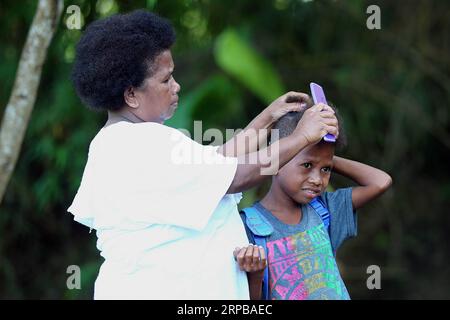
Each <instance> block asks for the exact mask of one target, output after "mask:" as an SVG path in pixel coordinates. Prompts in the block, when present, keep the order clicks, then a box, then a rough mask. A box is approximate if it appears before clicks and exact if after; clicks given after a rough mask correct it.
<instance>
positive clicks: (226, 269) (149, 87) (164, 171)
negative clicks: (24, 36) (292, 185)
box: [68, 10, 338, 299]
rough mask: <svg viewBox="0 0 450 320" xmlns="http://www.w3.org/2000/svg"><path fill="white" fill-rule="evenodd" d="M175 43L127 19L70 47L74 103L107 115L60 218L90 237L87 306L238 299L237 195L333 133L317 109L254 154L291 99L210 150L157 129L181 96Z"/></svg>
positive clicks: (241, 275)
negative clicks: (68, 216) (92, 302)
mask: <svg viewBox="0 0 450 320" xmlns="http://www.w3.org/2000/svg"><path fill="white" fill-rule="evenodd" d="M174 41H175V32H174V30H173V28H172V26H171V24H170V23H169V22H168V21H167V20H166V19H164V18H161V17H159V16H157V15H155V14H153V13H150V12H148V11H145V10H138V11H134V12H131V13H128V14H118V15H114V16H111V17H108V18H105V19H102V20H98V21H95V22H93V23H92V24H90V25H89V26H88V27H87V29H86V30H85V31H84V33H83V35H82V37H81V39H80V41H79V43H78V45H77V50H76V57H75V63H74V66H73V72H72V81H73V84H74V87H75V89H76V92H77V94H78V95H79V97H80V98H81V100H82V101H83V103H84V104H86V105H87V106H89V107H90V108H92V109H95V110H105V111H106V112H107V113H108V120H107V122H106V123H105V125H104V127H102V128H101V129H100V130H99V132H98V133H97V135H96V136H95V137H94V138H93V140H92V141H91V143H90V145H89V154H88V160H87V163H86V167H85V169H84V172H83V176H82V180H81V184H80V187H79V189H78V192H77V194H76V196H75V199H74V200H73V203H72V205H71V206H70V208H68V211H69V212H70V213H72V214H73V216H74V219H75V220H76V221H77V222H79V223H82V224H83V225H86V226H87V227H89V228H90V229H91V230H92V229H94V230H95V231H96V235H97V248H98V250H99V251H100V254H101V256H102V257H103V258H104V262H103V263H102V265H101V268H100V270H99V274H98V276H97V279H96V281H95V292H94V298H95V299H249V289H248V282H247V277H246V273H245V271H243V270H240V269H239V267H238V266H237V264H236V263H235V259H234V257H233V254H232V253H231V252H233V250H234V249H235V248H236V247H238V248H241V247H244V248H245V246H246V245H247V243H248V241H247V238H246V233H245V230H244V227H243V225H242V222H241V220H240V217H239V213H238V209H237V204H238V203H239V200H240V198H241V195H240V192H242V191H243V190H245V189H248V188H250V187H252V186H255V185H257V184H259V183H260V182H261V181H262V180H263V179H264V178H265V177H266V176H267V175H265V174H264V173H263V170H262V169H263V168H264V166H267V164H268V163H271V162H275V161H278V162H277V164H278V165H279V166H282V165H284V164H285V163H286V162H287V161H289V160H290V159H291V158H292V157H293V156H295V155H296V154H297V153H298V152H299V150H301V149H302V148H304V147H306V146H307V145H309V144H312V143H315V142H317V141H319V140H320V138H321V137H322V136H323V135H325V134H326V133H327V132H330V133H332V134H337V133H338V132H337V120H336V118H335V116H334V114H333V112H332V111H331V110H330V109H329V108H328V107H327V106H325V105H318V106H316V107H315V110H316V111H320V110H323V111H322V112H306V113H305V116H304V117H303V119H304V121H302V122H301V124H299V128H298V130H296V131H295V132H294V134H292V135H291V136H290V137H287V138H284V139H281V140H279V142H277V143H276V144H275V145H272V146H270V147H268V148H266V149H262V150H259V151H258V147H257V142H255V141H257V140H258V139H257V137H256V136H257V133H258V130H260V129H263V128H265V129H267V128H270V127H271V125H272V124H273V123H274V122H275V121H276V120H278V119H279V118H280V117H281V116H282V115H284V114H286V113H287V112H290V111H298V110H300V109H301V108H302V106H303V105H305V104H306V102H308V101H309V98H308V96H307V95H305V94H302V93H298V92H290V93H288V94H286V95H283V96H281V97H280V98H278V99H277V100H275V101H274V102H273V103H272V104H270V105H269V106H268V107H267V108H265V109H264V110H263V111H262V112H261V114H259V115H258V116H257V117H256V118H255V119H254V120H253V121H252V122H251V123H250V124H249V125H248V126H247V127H246V128H245V129H244V130H243V131H241V132H240V133H239V134H237V135H235V136H234V137H233V138H232V139H231V140H229V141H228V142H226V143H225V144H224V145H222V146H220V147H213V146H203V145H201V144H199V143H197V142H195V141H193V140H191V139H190V138H188V137H187V136H186V135H184V134H182V133H181V132H180V131H178V130H176V129H173V128H170V127H168V126H166V125H164V121H165V120H167V119H169V118H170V117H171V116H172V115H173V114H174V112H175V111H176V109H177V107H178V92H179V91H180V85H179V84H178V83H177V82H176V81H175V79H174V77H173V72H174V62H173V59H172V55H171V50H170V49H171V46H172V45H173V43H174ZM312 109H314V107H313V108H312ZM255 137H256V138H255ZM246 142H247V143H246ZM186 153H189V154H190V155H194V154H200V155H201V161H200V162H199V161H185V160H186V159H187V158H188V159H189V158H191V159H192V157H186ZM180 159H184V160H182V161H180ZM249 159H250V161H249ZM252 159H253V161H252ZM197 160H198V159H197ZM246 160H247V161H246ZM256 258H258V256H256Z"/></svg>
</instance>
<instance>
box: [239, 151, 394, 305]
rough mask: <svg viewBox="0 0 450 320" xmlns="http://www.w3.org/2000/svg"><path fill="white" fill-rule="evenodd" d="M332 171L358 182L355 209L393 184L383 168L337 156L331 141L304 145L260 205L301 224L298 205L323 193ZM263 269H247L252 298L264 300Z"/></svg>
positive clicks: (354, 195)
mask: <svg viewBox="0 0 450 320" xmlns="http://www.w3.org/2000/svg"><path fill="white" fill-rule="evenodd" d="M332 170H333V171H334V172H336V173H338V174H341V175H343V176H345V177H347V178H349V179H351V180H353V181H354V182H356V183H357V184H358V185H359V186H357V187H354V188H353V190H352V203H353V209H354V210H356V209H358V208H361V207H362V206H364V205H365V204H366V203H368V202H370V201H372V200H374V199H375V198H377V197H378V196H380V195H381V194H383V193H384V192H385V191H386V190H387V189H388V188H389V187H390V186H391V184H392V179H391V177H390V176H389V175H388V174H387V173H385V172H383V171H382V170H379V169H377V168H374V167H371V166H369V165H366V164H363V163H360V162H357V161H353V160H348V159H344V158H341V157H338V156H334V146H333V145H332V144H328V143H320V144H316V145H312V146H311V145H310V146H308V147H306V148H304V149H303V150H302V151H301V152H299V153H298V154H297V155H296V156H295V157H294V158H293V159H292V160H291V161H289V162H288V163H287V164H286V165H285V166H284V167H282V168H281V169H280V171H279V172H278V174H277V175H276V176H275V177H273V179H272V186H271V188H270V191H269V192H268V193H267V195H266V196H265V197H264V198H263V199H262V200H261V204H262V205H263V206H264V207H265V208H267V209H268V210H269V211H271V212H272V213H273V215H274V216H276V217H277V218H278V219H279V220H281V221H283V222H284V223H286V224H298V223H300V221H301V219H302V212H301V208H299V205H298V204H306V203H308V202H309V201H311V200H312V198H314V197H316V196H318V195H319V194H320V193H322V192H324V191H325V189H326V187H327V186H328V183H329V180H330V175H331V171H332ZM247 251H249V252H251V253H252V254H253V253H254V251H253V250H250V249H249V248H248V247H245V248H242V249H241V250H240V251H239V253H240V254H241V255H243V256H247V254H250V253H248V252H247ZM244 262H246V261H243V260H239V259H238V263H239V266H240V267H241V268H243V267H244V269H245V263H244ZM246 263H247V265H248V262H246ZM257 267H261V268H260V269H258V268H257ZM255 269H256V270H255ZM263 272H264V268H263V267H262V266H261V265H255V267H254V268H253V269H251V271H248V279H249V286H250V297H251V299H261V286H262V277H263Z"/></svg>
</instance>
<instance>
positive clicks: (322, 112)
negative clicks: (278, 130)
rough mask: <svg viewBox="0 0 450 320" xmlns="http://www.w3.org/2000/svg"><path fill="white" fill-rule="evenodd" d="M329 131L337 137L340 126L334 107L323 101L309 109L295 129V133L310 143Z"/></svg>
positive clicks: (318, 139) (315, 141)
mask: <svg viewBox="0 0 450 320" xmlns="http://www.w3.org/2000/svg"><path fill="white" fill-rule="evenodd" d="M327 133H331V134H333V135H334V136H335V137H336V138H337V137H338V135H339V126H338V120H337V118H336V115H335V113H334V111H333V109H332V108H331V107H330V106H328V105H326V104H323V103H318V104H316V105H314V106H312V107H311V108H309V109H307V110H306V111H305V113H304V114H303V117H302V118H301V119H300V121H299V122H298V124H297V127H296V128H295V131H294V134H299V135H302V136H303V137H304V138H305V139H306V140H307V142H308V143H309V144H315V143H317V142H319V141H320V140H321V139H322V138H323V137H324V136H325V135H326V134H327Z"/></svg>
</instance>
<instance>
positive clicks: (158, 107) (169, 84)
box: [135, 50, 180, 123]
mask: <svg viewBox="0 0 450 320" xmlns="http://www.w3.org/2000/svg"><path fill="white" fill-rule="evenodd" d="M173 70H174V63H173V59H172V54H171V52H170V50H166V51H163V52H162V53H160V54H159V55H158V56H157V57H156V58H155V60H154V62H153V73H152V76H151V77H148V78H146V79H145V80H144V83H143V84H142V86H141V87H139V88H137V89H135V95H136V99H137V101H138V108H137V109H136V113H137V115H138V116H139V117H140V118H141V119H143V120H144V121H149V122H158V123H163V122H164V121H165V120H168V119H170V118H171V117H172V115H173V114H174V112H175V110H176V108H177V106H178V92H179V91H180V85H179V84H178V83H177V82H176V81H175V79H174V77H173V75H172V73H173Z"/></svg>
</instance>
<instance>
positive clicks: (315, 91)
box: [309, 82, 336, 142]
mask: <svg viewBox="0 0 450 320" xmlns="http://www.w3.org/2000/svg"><path fill="white" fill-rule="evenodd" d="M309 87H310V88H311V95H312V97H313V101H314V104H318V103H320V102H322V103H325V104H328V103H327V99H325V93H324V92H323V89H322V87H321V86H319V85H318V84H317V83H314V82H311V83H310V84H309ZM323 140H324V141H326V142H336V137H335V136H334V135H332V134H331V133H327V134H326V135H325V137H323Z"/></svg>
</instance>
